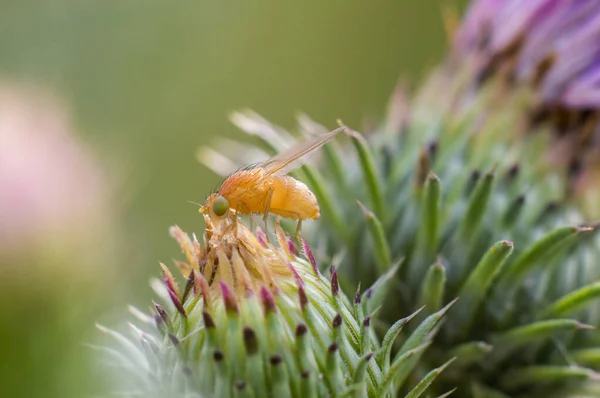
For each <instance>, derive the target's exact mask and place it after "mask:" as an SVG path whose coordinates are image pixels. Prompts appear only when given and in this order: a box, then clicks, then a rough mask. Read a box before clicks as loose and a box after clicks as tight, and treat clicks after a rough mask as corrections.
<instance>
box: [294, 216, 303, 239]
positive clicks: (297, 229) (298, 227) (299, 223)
mask: <svg viewBox="0 0 600 398" xmlns="http://www.w3.org/2000/svg"><path fill="white" fill-rule="evenodd" d="M301 229H302V219H300V218H299V219H298V226H297V227H296V234H295V235H296V240H297V241H298V243H300V242H302V235H301V234H300V231H301Z"/></svg>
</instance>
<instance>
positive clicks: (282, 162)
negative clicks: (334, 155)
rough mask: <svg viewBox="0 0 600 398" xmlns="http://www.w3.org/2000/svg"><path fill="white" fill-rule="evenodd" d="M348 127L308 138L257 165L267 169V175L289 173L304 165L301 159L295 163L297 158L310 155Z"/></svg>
mask: <svg viewBox="0 0 600 398" xmlns="http://www.w3.org/2000/svg"><path fill="white" fill-rule="evenodd" d="M346 129H347V127H346V126H342V127H338V128H337V129H335V130H333V131H330V132H329V133H325V134H322V135H319V136H316V137H314V138H311V139H308V140H306V141H304V142H301V143H299V144H297V145H295V146H293V147H292V148H290V149H288V150H286V151H284V152H282V153H280V154H278V155H275V156H274V157H273V158H271V159H269V160H267V161H264V162H262V163H260V164H258V165H257V167H262V168H263V169H264V170H265V177H268V176H271V175H273V174H285V173H288V172H290V171H292V170H293V169H295V168H297V167H300V166H301V165H302V162H301V161H299V162H296V163H294V162H295V161H296V160H299V159H300V158H302V157H303V156H305V155H308V154H309V153H311V152H312V151H314V150H316V149H318V148H320V147H321V146H323V145H325V144H326V143H327V142H328V141H330V140H331V139H332V138H333V137H335V136H336V135H337V134H338V133H339V132H341V131H343V130H346ZM292 163H293V164H292Z"/></svg>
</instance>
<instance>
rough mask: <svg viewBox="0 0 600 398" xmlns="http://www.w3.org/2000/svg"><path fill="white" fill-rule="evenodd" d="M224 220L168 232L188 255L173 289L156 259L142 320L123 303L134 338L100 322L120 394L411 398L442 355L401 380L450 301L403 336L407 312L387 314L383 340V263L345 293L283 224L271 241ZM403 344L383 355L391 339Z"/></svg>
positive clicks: (210, 216) (440, 366)
mask: <svg viewBox="0 0 600 398" xmlns="http://www.w3.org/2000/svg"><path fill="white" fill-rule="evenodd" d="M228 217H229V216H225V217H217V216H216V215H215V214H214V213H213V212H209V214H205V221H206V224H207V227H206V231H205V233H204V239H203V244H200V242H198V241H197V240H196V238H195V237H194V238H190V237H189V235H187V234H185V233H184V232H183V231H181V230H180V229H179V228H178V227H173V228H172V229H171V234H172V235H173V236H174V237H175V239H177V241H178V242H179V244H180V246H181V248H182V250H183V252H184V253H185V255H186V257H187V262H185V263H184V262H178V263H177V266H178V268H179V269H180V270H181V271H182V273H183V274H184V275H185V276H186V279H187V283H186V284H185V288H184V289H183V290H181V289H180V288H179V287H178V285H177V282H176V281H175V278H174V277H173V276H172V274H171V272H170V271H169V269H168V268H167V267H166V266H164V265H162V264H161V266H162V268H163V276H164V277H163V283H161V282H159V281H157V282H156V283H155V289H156V291H157V293H158V294H159V295H160V296H161V298H162V301H163V302H164V304H163V305H160V304H155V305H154V308H153V312H152V315H146V314H144V313H143V312H141V311H139V310H135V309H132V311H133V313H134V314H135V315H137V317H138V320H139V322H138V323H137V326H136V325H133V324H132V325H131V330H132V332H133V337H125V335H124V334H121V333H118V332H116V331H112V330H109V329H106V328H104V327H101V330H103V331H105V332H106V333H108V334H109V335H111V336H113V337H114V338H116V340H117V341H118V342H119V343H120V347H119V348H118V349H114V348H109V347H108V346H107V347H106V348H102V351H104V352H105V353H106V355H107V357H108V359H110V360H111V362H112V363H113V364H114V365H115V370H116V372H115V374H114V377H115V378H118V379H120V380H121V382H120V383H115V385H116V386H118V388H117V387H116V388H117V389H118V391H116V392H117V393H119V394H120V395H124V396H129V397H138V396H139V397H152V396H155V397H229V396H235V397H238V396H239V397H277V398H280V397H333V396H340V397H341V396H348V397H384V396H395V395H396V391H402V392H403V393H406V394H407V395H406V396H408V397H418V396H421V395H422V394H423V392H424V391H425V390H426V389H427V388H428V387H429V386H430V384H431V383H432V382H433V381H434V379H435V378H436V377H437V376H438V375H439V374H440V373H441V372H442V371H443V370H444V369H445V368H446V367H447V366H448V364H449V363H450V362H452V361H453V358H450V357H448V358H444V359H440V362H439V363H438V364H437V365H436V367H433V368H432V369H431V370H430V371H429V372H428V373H427V374H426V375H424V377H423V378H421V379H415V378H414V377H411V373H412V371H413V369H414V368H415V366H416V365H417V364H418V361H419V358H420V357H421V356H422V354H423V352H424V351H425V350H426V349H427V348H428V347H429V345H430V344H431V341H432V339H433V337H434V335H435V333H436V332H437V330H438V327H439V324H440V320H441V319H442V317H443V316H444V314H445V313H446V312H447V310H448V309H449V307H450V305H448V306H446V307H445V308H442V309H440V310H439V311H437V312H436V313H435V314H432V315H430V316H429V317H427V318H426V319H424V320H423V322H422V323H421V324H420V325H418V327H416V328H414V329H415V331H414V332H413V333H409V334H407V333H406V332H403V331H402V330H403V329H404V327H405V326H406V325H407V324H408V323H409V321H410V320H411V319H412V318H414V317H415V316H416V315H417V313H418V312H415V313H413V314H412V315H409V316H408V317H405V318H403V319H400V320H399V321H397V322H396V323H395V324H394V325H393V326H392V327H391V328H389V329H388V331H387V333H386V334H385V336H384V338H383V340H380V339H378V338H377V335H376V333H374V331H373V328H374V326H375V321H376V318H375V317H374V313H375V311H376V310H375V309H376V307H378V306H379V305H380V304H381V301H382V300H383V299H384V297H385V291H386V289H387V283H386V282H387V281H389V280H390V278H391V276H392V273H393V269H392V270H390V272H389V273H388V274H386V275H384V276H383V277H382V278H380V279H379V280H378V281H377V282H376V283H375V284H374V285H373V286H372V287H371V288H369V289H366V290H365V292H363V293H360V292H357V294H356V296H355V297H354V298H353V300H349V299H348V298H347V297H346V296H345V295H344V294H343V293H342V291H341V290H340V288H339V285H338V276H337V271H336V270H335V268H333V267H332V269H331V277H330V278H326V277H325V276H324V275H323V274H321V272H320V271H319V270H318V268H317V265H316V263H315V260H314V257H313V254H312V252H311V250H310V249H309V247H308V245H307V244H306V242H304V241H303V242H302V253H303V254H302V255H301V254H300V253H299V251H298V249H297V247H296V245H295V244H294V242H293V241H292V240H291V239H290V238H289V237H287V236H286V235H285V234H284V232H283V230H282V229H280V228H277V229H276V233H275V236H276V240H277V243H278V245H275V244H273V243H271V242H270V241H269V239H268V236H267V235H266V234H264V233H263V232H262V231H261V230H260V229H259V230H257V231H256V233H254V232H253V231H252V230H250V229H249V228H248V227H246V226H245V224H243V223H242V222H241V221H239V220H237V219H236V218H233V219H230V218H228ZM398 336H400V338H401V340H402V345H401V346H400V347H399V349H395V350H392V348H393V347H392V346H393V345H394V343H395V341H396V340H397V337H398Z"/></svg>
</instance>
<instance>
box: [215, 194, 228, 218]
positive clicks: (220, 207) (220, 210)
mask: <svg viewBox="0 0 600 398" xmlns="http://www.w3.org/2000/svg"><path fill="white" fill-rule="evenodd" d="M228 209H229V201H228V200H227V199H225V198H224V197H223V196H218V197H217V198H216V199H215V200H214V201H213V204H212V211H213V213H215V214H216V215H217V216H218V217H221V216H223V215H225V213H227V210H228Z"/></svg>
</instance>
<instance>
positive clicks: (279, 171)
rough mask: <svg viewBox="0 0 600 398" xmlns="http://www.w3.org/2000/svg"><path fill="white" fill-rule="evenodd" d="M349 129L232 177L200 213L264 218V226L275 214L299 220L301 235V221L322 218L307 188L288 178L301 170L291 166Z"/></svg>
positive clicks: (297, 148) (321, 136)
mask: <svg viewBox="0 0 600 398" xmlns="http://www.w3.org/2000/svg"><path fill="white" fill-rule="evenodd" d="M346 129H347V128H346V127H345V126H342V127H339V128H337V129H335V130H333V131H330V132H329V133H326V134H322V135H319V136H317V137H314V138H312V139H309V140H307V141H304V142H301V143H300V144H298V145H296V146H294V147H293V148H290V149H289V150H287V151H285V152H283V153H280V154H279V155H276V156H275V157H273V158H271V159H269V160H266V161H264V162H261V163H259V164H257V165H253V166H252V167H249V168H247V169H245V170H241V171H237V172H235V173H233V174H232V175H230V176H229V177H227V179H226V180H225V181H224V182H223V184H222V185H221V187H220V188H219V191H218V192H217V193H215V194H212V195H210V196H209V197H208V199H207V200H206V204H205V205H204V206H203V207H202V208H201V209H200V211H201V212H202V213H207V212H209V210H212V213H214V215H216V216H217V217H222V216H224V215H225V214H226V213H227V212H228V211H229V210H233V211H235V213H239V214H262V215H263V216H264V220H265V223H266V220H267V217H268V215H269V214H270V213H272V214H276V215H279V216H281V217H284V218H291V219H295V220H298V229H297V231H296V232H297V233H298V232H299V231H300V226H301V223H302V220H306V219H317V218H319V216H320V213H319V204H318V203H317V199H316V198H315V195H314V194H313V193H312V192H311V190H310V189H309V188H308V187H307V186H306V184H304V183H302V182H300V181H298V180H296V179H295V178H293V177H290V176H288V175H286V174H287V173H289V172H290V171H292V170H293V169H294V168H296V167H298V166H299V164H294V165H292V163H293V162H294V161H296V160H298V159H300V158H302V157H303V156H306V155H308V154H309V153H311V152H313V151H315V150H316V149H318V148H320V147H321V146H323V145H325V144H326V143H327V142H328V141H330V140H331V139H332V138H334V137H335V136H336V135H337V134H338V133H339V132H341V131H343V130H346Z"/></svg>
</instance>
